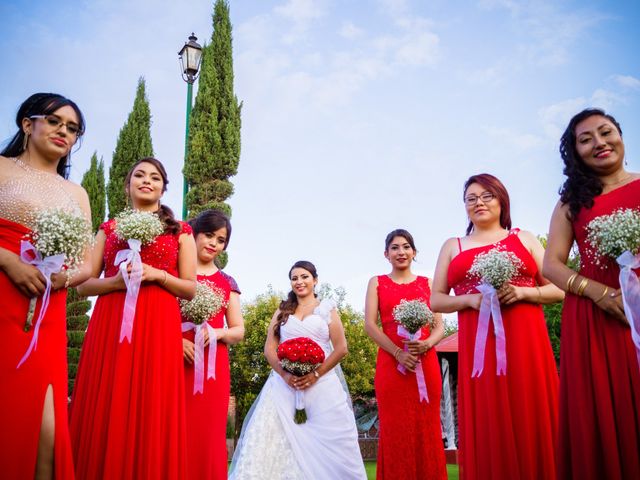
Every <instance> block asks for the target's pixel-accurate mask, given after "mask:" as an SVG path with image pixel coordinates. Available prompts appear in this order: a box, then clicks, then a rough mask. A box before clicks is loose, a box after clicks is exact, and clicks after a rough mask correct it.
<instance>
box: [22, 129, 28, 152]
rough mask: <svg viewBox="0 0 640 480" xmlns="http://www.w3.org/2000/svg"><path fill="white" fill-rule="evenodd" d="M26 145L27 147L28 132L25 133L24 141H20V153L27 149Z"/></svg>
mask: <svg viewBox="0 0 640 480" xmlns="http://www.w3.org/2000/svg"><path fill="white" fill-rule="evenodd" d="M27 145H29V132H25V134H24V140H22V151H23V152H24V151H25V150H26V149H27Z"/></svg>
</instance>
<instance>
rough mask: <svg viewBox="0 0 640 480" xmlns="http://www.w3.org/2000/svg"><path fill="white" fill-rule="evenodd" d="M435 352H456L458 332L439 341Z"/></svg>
mask: <svg viewBox="0 0 640 480" xmlns="http://www.w3.org/2000/svg"><path fill="white" fill-rule="evenodd" d="M436 352H443V353H445V352H456V353H457V352H458V332H456V333H454V334H452V335H449V336H448V337H446V338H443V339H442V340H440V343H439V344H438V345H436Z"/></svg>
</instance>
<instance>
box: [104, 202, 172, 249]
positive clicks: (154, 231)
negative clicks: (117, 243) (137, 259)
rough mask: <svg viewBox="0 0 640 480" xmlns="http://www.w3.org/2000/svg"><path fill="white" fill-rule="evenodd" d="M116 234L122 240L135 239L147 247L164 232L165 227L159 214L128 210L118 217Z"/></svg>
mask: <svg viewBox="0 0 640 480" xmlns="http://www.w3.org/2000/svg"><path fill="white" fill-rule="evenodd" d="M115 232H116V235H117V236H118V238H119V239H120V240H131V239H135V240H139V241H140V243H141V244H143V245H146V244H148V243H151V242H153V241H154V240H155V238H156V237H157V236H158V235H161V234H162V232H164V225H163V224H162V221H161V220H160V217H158V214H157V213H152V212H141V211H138V210H132V209H130V208H127V209H125V210H123V211H122V212H120V213H119V214H118V215H117V216H116V227H115Z"/></svg>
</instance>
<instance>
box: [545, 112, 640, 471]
mask: <svg viewBox="0 0 640 480" xmlns="http://www.w3.org/2000/svg"><path fill="white" fill-rule="evenodd" d="M560 153H561V155H562V159H563V160H564V164H565V169H564V173H565V175H566V176H567V180H566V181H565V183H564V185H563V187H562V190H561V192H560V201H559V202H558V204H557V205H556V208H555V210H554V212H553V217H552V218H551V227H550V232H549V245H548V250H547V253H546V255H545V259H544V272H545V274H546V275H547V276H548V277H549V278H550V279H551V280H552V281H553V282H554V283H555V284H556V285H558V286H559V287H561V288H564V289H566V291H567V298H566V300H565V303H564V309H563V311H562V337H561V356H560V435H559V448H558V461H559V468H558V478H560V479H580V480H589V479H594V480H596V479H598V480H599V479H604V478H606V479H608V480H617V479H630V478H640V370H639V366H638V357H637V352H636V349H635V347H634V345H633V342H632V340H631V331H630V329H629V322H628V319H627V318H626V317H625V313H624V309H623V305H622V297H621V295H620V283H619V279H618V275H619V272H620V269H619V267H618V264H617V263H616V262H615V261H613V260H606V261H605V263H604V264H603V266H599V265H598V264H597V263H596V260H597V259H596V258H594V254H593V253H592V252H591V251H590V249H589V244H588V243H587V242H586V234H587V232H586V226H587V225H588V223H589V222H590V221H591V220H593V219H594V218H595V217H598V216H601V215H608V214H610V213H612V212H613V211H614V210H617V209H626V208H633V209H636V210H638V209H640V174H637V173H630V172H627V171H626V170H625V168H624V143H623V141H622V131H621V129H620V125H619V124H618V122H616V120H615V119H614V118H613V117H611V116H610V115H607V114H605V112H603V111H602V110H598V109H588V110H584V111H582V112H580V113H578V114H577V115H576V116H574V117H573V118H572V119H571V121H570V122H569V126H568V127H567V129H566V130H565V132H564V134H563V136H562V139H561V143H560ZM574 241H575V242H577V244H578V247H579V249H580V260H581V265H580V271H579V274H578V275H577V276H576V272H574V271H572V270H570V269H569V268H568V267H567V266H566V261H567V257H568V255H569V252H570V250H571V246H572V245H573V242H574ZM636 274H637V271H636Z"/></svg>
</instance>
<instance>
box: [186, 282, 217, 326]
mask: <svg viewBox="0 0 640 480" xmlns="http://www.w3.org/2000/svg"><path fill="white" fill-rule="evenodd" d="M225 306H226V302H225V300H224V292H223V291H222V290H220V289H219V288H217V287H215V286H213V285H210V284H206V283H204V282H197V284H196V294H195V296H194V297H193V298H192V299H191V300H185V299H180V313H181V314H182V317H183V318H184V319H185V320H187V321H189V322H191V323H193V324H194V325H202V324H203V323H204V322H206V321H207V320H209V319H210V318H211V317H212V316H214V315H215V314H217V313H218V312H219V311H220V310H221V309H222V308H224V307H225Z"/></svg>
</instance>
